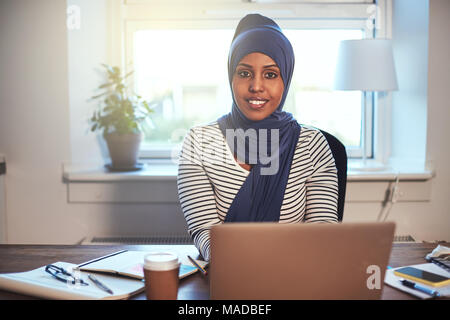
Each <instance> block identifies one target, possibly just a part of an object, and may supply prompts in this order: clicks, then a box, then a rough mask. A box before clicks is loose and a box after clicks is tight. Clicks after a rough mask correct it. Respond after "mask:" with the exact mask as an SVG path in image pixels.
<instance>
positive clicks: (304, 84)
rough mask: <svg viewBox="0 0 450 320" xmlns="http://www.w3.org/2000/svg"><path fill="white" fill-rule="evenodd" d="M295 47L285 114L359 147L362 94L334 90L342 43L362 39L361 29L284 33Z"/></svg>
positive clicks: (289, 31) (348, 144)
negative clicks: (340, 43) (293, 66)
mask: <svg viewBox="0 0 450 320" xmlns="http://www.w3.org/2000/svg"><path fill="white" fill-rule="evenodd" d="M284 33H285V34H286V36H287V37H288V38H289V40H290V41H291V43H292V46H293V48H294V53H295V70H294V75H293V79H292V82H291V88H290V91H289V95H288V99H287V101H286V105H285V107H284V110H285V111H288V112H291V113H292V114H294V115H295V117H296V119H297V121H298V122H300V123H303V124H309V125H313V126H315V127H318V128H320V129H323V130H325V131H328V132H329V133H331V134H334V135H335V136H336V137H338V138H339V139H340V140H341V141H342V143H344V144H345V145H346V146H359V145H360V136H361V102H362V100H361V93H360V92H358V91H334V90H333V82H334V70H335V66H336V59H337V54H338V48H339V42H340V41H341V40H347V39H361V38H362V36H363V33H362V31H361V30H292V29H291V30H284Z"/></svg>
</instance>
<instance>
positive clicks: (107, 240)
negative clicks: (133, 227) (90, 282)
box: [82, 234, 193, 245]
mask: <svg viewBox="0 0 450 320" xmlns="http://www.w3.org/2000/svg"><path fill="white" fill-rule="evenodd" d="M82 244H87V245H102V244H103V245H111V244H129V245H149V244H159V245H170V244H178V245H189V244H193V242H192V239H191V237H190V236H189V235H188V234H186V235H153V236H139V237H136V236H111V237H91V238H88V239H85V240H84V241H83V242H82Z"/></svg>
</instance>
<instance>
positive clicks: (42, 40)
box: [0, 0, 185, 243]
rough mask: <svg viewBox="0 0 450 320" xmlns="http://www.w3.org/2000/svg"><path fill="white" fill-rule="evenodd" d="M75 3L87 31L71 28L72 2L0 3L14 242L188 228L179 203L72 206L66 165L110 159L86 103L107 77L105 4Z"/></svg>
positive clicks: (3, 138)
mask: <svg viewBox="0 0 450 320" xmlns="http://www.w3.org/2000/svg"><path fill="white" fill-rule="evenodd" d="M74 2H76V3H78V4H79V5H80V7H81V19H82V20H81V29H80V30H73V31H70V32H69V33H68V32H67V29H66V7H67V5H66V2H65V1H61V0H39V1H34V0H2V1H0V35H1V37H0V39H1V40H2V45H1V46H0V70H1V73H0V90H1V91H0V150H1V151H0V152H1V153H4V154H5V156H6V159H7V166H8V172H7V175H6V176H5V181H6V192H7V196H6V203H7V210H6V211H7V212H6V214H7V216H6V218H7V219H6V220H7V241H8V242H9V243H76V242H78V241H80V240H81V239H83V238H84V237H85V236H87V237H89V236H94V235H99V236H101V235H130V234H134V235H148V234H150V233H151V232H154V233H161V234H165V233H171V232H175V233H176V232H178V233H179V232H183V231H185V222H184V219H183V218H182V216H181V215H180V209H179V206H178V205H177V204H167V205H166V204H155V205H149V204H89V203H87V204H69V203H68V202H67V198H68V195H67V185H66V184H65V183H64V182H63V179H62V174H63V170H62V166H63V163H72V162H79V161H80V160H83V161H86V159H87V162H92V161H101V160H102V155H101V152H100V149H99V147H98V144H97V142H96V140H95V139H96V138H95V135H90V134H88V132H87V131H88V126H87V123H86V121H85V120H87V116H88V114H89V112H90V111H89V110H90V107H91V106H92V105H91V104H89V103H88V102H87V101H86V100H87V99H88V98H89V97H90V96H92V89H93V88H95V87H96V86H98V85H99V84H100V82H99V81H101V78H100V76H99V75H98V74H97V73H96V70H95V68H98V66H99V63H101V62H107V61H105V60H104V59H108V56H107V48H105V46H106V45H105V43H106V41H105V33H106V29H107V24H108V21H107V20H106V18H105V15H104V14H103V12H106V10H105V7H106V6H107V2H106V1H98V0H96V1H71V3H74ZM87 3H89V7H88V8H86V4H87ZM69 4H70V3H69ZM99 12H100V13H99ZM68 47H69V48H70V50H68ZM69 51H70V54H69ZM69 71H70V72H69ZM149 192H151V191H149Z"/></svg>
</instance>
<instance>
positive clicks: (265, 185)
mask: <svg viewBox="0 0 450 320" xmlns="http://www.w3.org/2000/svg"><path fill="white" fill-rule="evenodd" d="M253 52H260V53H263V54H265V55H267V56H269V57H270V58H272V59H273V60H274V61H275V63H276V64H277V66H278V68H279V69H280V73H281V77H282V80H283V83H284V92H283V95H282V99H281V102H280V105H279V106H278V108H277V109H276V110H275V111H274V112H273V113H272V114H271V115H269V116H268V117H267V118H265V119H263V120H260V121H253V120H250V119H248V118H247V117H246V116H245V115H244V114H243V113H242V112H241V111H240V109H239V107H238V106H237V104H236V101H235V99H234V97H233V105H232V109H231V112H230V113H229V114H226V115H224V116H222V117H221V118H219V119H218V123H219V127H220V130H221V131H222V133H223V135H224V136H225V137H226V138H227V143H228V145H229V146H230V148H231V151H232V152H234V154H235V155H237V156H238V160H240V161H245V160H248V159H256V164H254V166H253V167H252V169H251V171H250V173H249V175H248V177H247V179H246V180H245V182H244V184H243V185H242V187H241V188H240V189H239V191H238V193H237V195H236V197H235V198H234V200H233V202H232V203H231V206H230V208H229V209H228V212H227V216H226V218H225V222H249V221H279V219H280V209H281V204H282V202H283V198H284V193H285V190H286V185H287V180H288V177H289V171H290V169H291V164H292V159H293V156H294V152H295V148H296V145H297V142H298V138H299V135H300V125H299V124H298V123H297V121H296V120H295V119H294V118H293V116H292V115H291V114H290V113H287V112H284V111H283V105H284V101H285V100H286V96H287V93H288V90H289V85H290V82H291V78H292V73H293V71H294V61H295V59H294V51H293V49H292V46H291V43H290V42H289V40H288V39H287V38H286V37H285V36H284V34H283V33H282V31H281V29H280V27H279V26H278V25H277V24H276V23H275V22H274V21H273V20H271V19H269V18H267V17H264V16H262V15H259V14H249V15H247V16H245V17H244V18H243V19H242V20H241V21H240V22H239V24H238V27H237V28H236V32H235V35H234V38H233V41H232V44H231V48H230V53H229V56H228V78H229V82H230V87H231V83H232V79H233V75H234V73H235V70H236V66H237V64H238V63H239V61H240V60H241V59H242V58H244V57H245V56H246V55H248V54H250V53H253ZM237 129H242V130H237ZM252 129H253V130H252ZM263 129H266V130H263ZM227 130H228V131H227ZM227 132H228V135H227ZM230 132H234V136H232V135H231V136H232V139H230V138H229V137H230V134H229V133H230ZM249 132H251V133H254V134H246V133H249ZM277 133H278V134H277ZM235 139H236V140H237V143H234V142H235V141H236V140H235ZM240 145H241V146H242V145H245V154H244V155H243V154H242V150H239V151H240V152H238V147H239V146H240ZM256 146H258V148H256ZM264 146H265V147H264ZM261 148H262V149H266V150H264V151H262V150H261ZM258 151H259V152H258ZM265 154H267V156H265ZM244 156H245V159H243V157H244ZM247 163H248V162H247ZM274 169H276V170H275V171H274Z"/></svg>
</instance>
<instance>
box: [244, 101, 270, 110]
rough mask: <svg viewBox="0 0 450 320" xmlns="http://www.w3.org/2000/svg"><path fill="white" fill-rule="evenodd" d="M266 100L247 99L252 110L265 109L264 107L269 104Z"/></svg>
mask: <svg viewBox="0 0 450 320" xmlns="http://www.w3.org/2000/svg"><path fill="white" fill-rule="evenodd" d="M267 101H269V100H266V99H247V102H248V105H249V106H250V108H252V109H255V110H258V109H261V108H262V107H264V105H265V104H266V103H267Z"/></svg>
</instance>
